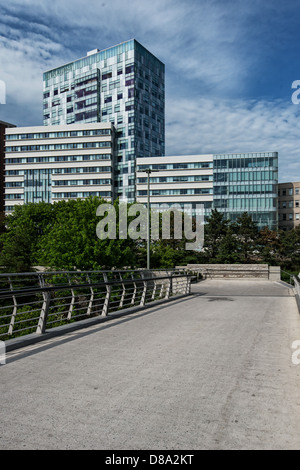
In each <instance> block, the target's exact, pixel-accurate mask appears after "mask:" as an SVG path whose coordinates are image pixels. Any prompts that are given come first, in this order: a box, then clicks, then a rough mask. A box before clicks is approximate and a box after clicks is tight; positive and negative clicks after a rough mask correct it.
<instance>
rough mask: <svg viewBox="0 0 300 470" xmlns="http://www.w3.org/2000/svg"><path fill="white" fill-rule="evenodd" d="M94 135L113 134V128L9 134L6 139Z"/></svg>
mask: <svg viewBox="0 0 300 470" xmlns="http://www.w3.org/2000/svg"><path fill="white" fill-rule="evenodd" d="M94 135H111V129H90V130H78V131H60V132H38V133H32V134H7V135H6V140H24V139H57V138H61V137H63V138H64V137H82V136H94Z"/></svg>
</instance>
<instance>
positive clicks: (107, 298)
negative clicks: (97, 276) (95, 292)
mask: <svg viewBox="0 0 300 470" xmlns="http://www.w3.org/2000/svg"><path fill="white" fill-rule="evenodd" d="M103 279H104V282H105V283H106V296H105V299H104V304H103V308H102V316H103V317H106V316H107V315H108V310H109V304H110V298H111V285H109V284H108V278H107V274H106V273H103Z"/></svg>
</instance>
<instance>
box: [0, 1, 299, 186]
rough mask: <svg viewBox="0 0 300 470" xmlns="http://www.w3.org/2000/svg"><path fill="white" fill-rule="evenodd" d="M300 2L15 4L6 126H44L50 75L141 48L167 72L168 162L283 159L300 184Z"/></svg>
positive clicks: (6, 51) (5, 58)
mask: <svg viewBox="0 0 300 470" xmlns="http://www.w3.org/2000/svg"><path fill="white" fill-rule="evenodd" d="M298 10H299V1H297V0H285V1H283V0H259V1H258V0H251V1H247V0H215V1H214V0H151V2H149V1H148V0H131V1H126V0H114V1H113V2H111V1H108V0H89V1H88V2H83V1H82V0H51V2H49V1H45V0H25V1H24V0H22V1H20V0H10V1H9V2H6V3H5V4H4V5H1V6H0V80H2V81H4V82H5V84H6V104H0V120H4V121H8V122H12V123H14V124H17V125H19V126H31V125H42V74H43V72H44V71H46V70H49V69H51V68H53V67H57V66H59V65H62V64H64V63H66V62H69V61H72V60H75V59H78V58H80V57H84V56H85V55H86V53H87V51H89V50H92V49H95V48H98V49H104V48H107V47H110V46H112V45H115V44H118V43H120V42H123V41H126V40H128V39H131V38H136V39H137V40H138V41H139V42H141V43H142V44H143V45H144V46H145V47H146V48H147V49H149V50H150V51H151V52H152V53H153V54H154V55H156V56H157V57H158V58H159V59H160V60H162V61H163V62H164V63H165V66H166V154H167V155H188V154H203V153H229V152H248V151H278V152H279V162H280V163H279V170H280V171H279V180H280V181H299V180H300V145H299V143H300V105H295V104H293V103H292V101H291V96H292V93H293V91H294V90H292V88H291V86H292V82H293V81H294V80H300V60H299V44H300V14H299V13H298Z"/></svg>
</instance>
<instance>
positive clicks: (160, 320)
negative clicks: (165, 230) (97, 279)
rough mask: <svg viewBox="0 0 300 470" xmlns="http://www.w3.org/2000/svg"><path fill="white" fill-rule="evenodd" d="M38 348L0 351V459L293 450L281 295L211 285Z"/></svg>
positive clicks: (292, 395)
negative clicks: (1, 455) (79, 452)
mask: <svg viewBox="0 0 300 470" xmlns="http://www.w3.org/2000/svg"><path fill="white" fill-rule="evenodd" d="M42 300H43V301H45V299H44V298H42ZM46 300H47V299H46ZM89 300H90V299H89ZM102 320H103V321H102ZM104 320H105V321H104ZM61 328H65V326H62V327H61ZM43 338H44V339H43V340H42V341H38V342H32V341H31V342H28V343H26V341H25V342H24V343H23V344H22V343H19V344H18V345H17V346H16V344H17V343H16V342H17V341H18V340H7V342H6V344H7V345H9V344H15V347H7V352H6V364H5V365H1V366H0V377H1V380H0V396H1V420H0V428H1V432H0V437H1V438H0V449H2V450H4V449H50V450H52V449H106V450H132V449H135V450H140V449H142V450H151V449H159V450H179V449H189V450H200V449H299V447H300V364H299V365H298V362H300V361H298V360H297V358H298V357H299V358H300V351H299V356H298V355H297V349H296V348H295V346H297V347H298V348H299V345H300V317H299V310H298V306H297V302H296V298H295V295H294V289H292V288H291V286H290V285H288V284H284V283H282V282H280V281H279V282H278V281H276V282H274V281H268V280H255V279H251V280H249V279H248V280H247V279H243V280H237V279H235V280H233V279H232V280H217V279H216V280H208V279H207V280H204V281H203V282H199V283H195V284H191V286H190V289H189V291H188V292H185V294H184V295H178V296H174V297H173V298H172V297H169V298H168V300H167V301H164V302H162V300H161V299H160V300H158V301H156V302H155V303H154V304H148V305H147V304H144V305H143V307H142V308H136V309H129V310H128V311H127V313H126V314H125V311H123V310H122V311H119V313H118V314H111V315H110V316H109V315H108V316H106V317H105V318H104V317H103V316H102V317H101V318H98V321H96V320H95V321H94V323H92V322H89V323H86V324H84V323H83V324H82V325H81V327H80V328H73V329H71V328H68V329H66V330H65V331H64V333H63V334H62V332H61V334H59V335H54V334H53V335H49V336H47V335H45V336H44V337H43ZM297 340H299V344H298V345H297V343H296V341H297ZM14 341H15V343H13V342H14Z"/></svg>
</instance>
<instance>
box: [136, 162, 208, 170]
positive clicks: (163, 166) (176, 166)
mask: <svg viewBox="0 0 300 470" xmlns="http://www.w3.org/2000/svg"><path fill="white" fill-rule="evenodd" d="M212 167H213V162H193V163H159V164H149V165H138V167H137V171H142V172H143V171H145V170H148V169H150V170H190V169H197V168H212Z"/></svg>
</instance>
